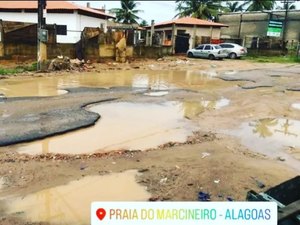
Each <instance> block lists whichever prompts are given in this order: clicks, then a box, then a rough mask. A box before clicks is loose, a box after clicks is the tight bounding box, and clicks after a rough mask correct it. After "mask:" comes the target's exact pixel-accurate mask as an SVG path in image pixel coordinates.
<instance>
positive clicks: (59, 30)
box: [56, 25, 67, 35]
mask: <svg viewBox="0 0 300 225" xmlns="http://www.w3.org/2000/svg"><path fill="white" fill-rule="evenodd" d="M56 34H58V35H67V25H56Z"/></svg>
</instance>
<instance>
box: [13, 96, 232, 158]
mask: <svg viewBox="0 0 300 225" xmlns="http://www.w3.org/2000/svg"><path fill="white" fill-rule="evenodd" d="M227 104H229V100H228V99H225V98H222V99H220V100H218V101H206V100H203V101H187V102H176V101H169V102H162V103H160V104H158V103H130V102H118V103H105V104H97V105H93V106H91V107H89V108H88V110H90V111H92V112H96V113H98V114H100V115H101V118H100V119H99V120H98V121H97V123H96V124H95V126H93V127H90V128H86V129H81V130H77V131H74V132H70V133H67V134H63V135H58V136H54V137H49V138H46V139H43V140H39V141H34V142H30V143H27V144H19V145H16V146H13V148H14V149H17V151H18V152H19V153H27V154H41V153H44V154H45V153H66V154H80V153H92V152H96V151H100V152H105V151H111V150H120V149H133V150H145V149H148V148H155V147H157V146H159V145H161V144H164V143H167V142H170V141H174V142H184V141H185V140H186V138H187V137H188V136H190V135H192V133H193V131H195V130H198V129H199V127H197V125H196V124H194V123H193V122H192V121H191V120H190V119H191V118H193V117H195V116H197V115H199V114H200V113H203V112H204V111H205V110H214V109H219V108H221V107H224V106H225V105H227Z"/></svg>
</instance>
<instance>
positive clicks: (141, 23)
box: [140, 20, 149, 27]
mask: <svg viewBox="0 0 300 225" xmlns="http://www.w3.org/2000/svg"><path fill="white" fill-rule="evenodd" d="M140 26H141V27H146V26H149V24H148V22H147V21H146V20H142V22H140Z"/></svg>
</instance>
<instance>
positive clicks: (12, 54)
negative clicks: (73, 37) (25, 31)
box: [4, 43, 75, 60]
mask: <svg viewBox="0 0 300 225" xmlns="http://www.w3.org/2000/svg"><path fill="white" fill-rule="evenodd" d="M59 55H63V56H67V57H70V58H75V46H74V44H48V45H47V58H48V59H52V58H56V57H57V56H59ZM4 56H5V57H6V58H12V59H19V60H22V59H36V57H37V45H36V44H20V43H19V44H16V43H8V44H5V46H4Z"/></svg>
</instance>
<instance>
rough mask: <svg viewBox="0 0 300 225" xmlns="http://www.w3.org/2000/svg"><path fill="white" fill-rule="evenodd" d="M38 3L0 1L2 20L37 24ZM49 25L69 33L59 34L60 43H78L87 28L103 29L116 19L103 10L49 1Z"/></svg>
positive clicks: (45, 15)
mask: <svg viewBox="0 0 300 225" xmlns="http://www.w3.org/2000/svg"><path fill="white" fill-rule="evenodd" d="M37 2H38V1H37V0H36V1H0V19H1V20H3V21H13V22H27V23H37V18H38V17H37ZM44 17H45V18H46V23H47V24H56V25H60V27H61V28H63V30H64V29H65V28H66V30H67V32H66V33H65V32H64V31H63V32H62V33H60V34H59V33H58V35H57V42H58V43H76V42H77V41H79V40H80V36H81V31H83V29H84V28H85V27H102V28H104V30H105V31H106V26H107V20H108V19H109V18H114V17H113V16H111V15H108V14H106V13H105V12H103V11H102V10H101V9H92V8H88V7H83V6H79V5H76V4H74V3H71V2H67V1H47V7H46V10H45V11H44Z"/></svg>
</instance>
